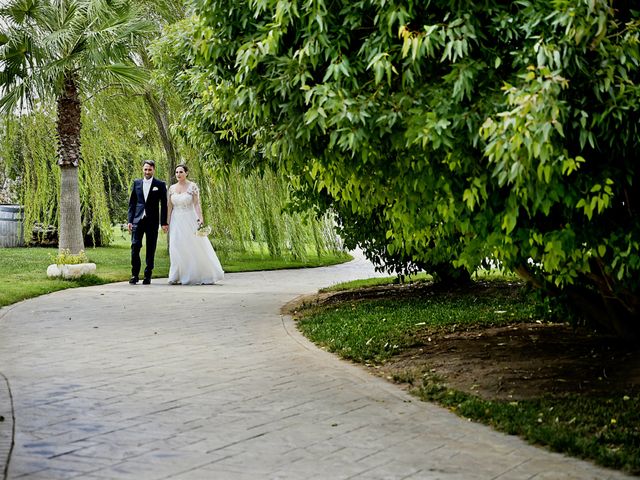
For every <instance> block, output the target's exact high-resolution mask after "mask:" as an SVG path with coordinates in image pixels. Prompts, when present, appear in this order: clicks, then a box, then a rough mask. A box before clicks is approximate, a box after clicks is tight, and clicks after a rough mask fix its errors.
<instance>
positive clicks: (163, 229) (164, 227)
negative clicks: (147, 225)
mask: <svg viewBox="0 0 640 480" xmlns="http://www.w3.org/2000/svg"><path fill="white" fill-rule="evenodd" d="M162 231H163V232H164V233H167V232H168V231H169V225H162Z"/></svg>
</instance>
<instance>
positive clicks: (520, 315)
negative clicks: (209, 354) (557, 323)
mask: <svg viewBox="0 0 640 480" xmlns="http://www.w3.org/2000/svg"><path fill="white" fill-rule="evenodd" d="M375 280H376V281H377V279H375ZM372 283H373V284H375V283H374V282H372ZM425 295H426V296H425V297H419V298H415V297H414V298H400V299H394V298H391V299H389V298H382V299H378V300H353V301H348V302H343V303H339V304H337V305H332V306H331V307H327V308H320V309H318V310H317V311H315V312H314V313H313V314H312V315H309V316H304V317H303V318H301V319H300V320H299V322H298V325H299V328H300V330H301V331H302V333H303V334H304V335H306V336H307V337H308V338H309V339H311V340H312V341H313V342H315V343H317V344H319V345H321V346H323V347H325V348H327V349H328V350H329V351H331V352H334V353H337V354H338V355H340V356H341V357H343V358H348V359H350V360H355V361H358V362H369V361H377V362H380V361H383V360H385V359H386V358H389V357H390V356H392V355H393V354H394V353H395V352H399V351H401V350H403V349H406V348H409V347H413V346H416V345H420V344H421V343H422V341H423V340H422V335H421V334H422V332H424V330H425V329H436V330H442V329H446V330H451V331H452V330H456V329H464V328H469V327H477V326H489V325H506V324H508V323H513V322H517V321H530V320H531V319H532V318H533V316H534V312H535V306H534V304H533V302H532V301H530V299H528V298H525V297H526V296H525V295H524V293H522V294H519V295H518V298H515V299H514V298H513V293H512V291H511V290H505V289H496V290H495V291H494V293H493V294H492V295H490V296H487V295H483V296H479V295H459V294H456V293H446V292H441V293H439V294H436V293H434V292H433V291H432V292H431V293H427V294H425ZM496 312H499V313H496Z"/></svg>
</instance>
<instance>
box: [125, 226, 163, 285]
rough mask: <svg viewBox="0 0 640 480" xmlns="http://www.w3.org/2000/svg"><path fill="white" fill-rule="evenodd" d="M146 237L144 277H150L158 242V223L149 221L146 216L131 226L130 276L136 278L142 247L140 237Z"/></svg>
mask: <svg viewBox="0 0 640 480" xmlns="http://www.w3.org/2000/svg"><path fill="white" fill-rule="evenodd" d="M145 235H146V237H147V254H146V255H145V262H146V266H145V269H144V278H151V273H152V272H153V267H154V258H155V255H156V245H157V243H158V224H157V223H155V222H149V219H148V218H147V217H144V218H142V220H140V221H139V222H138V223H137V224H135V225H134V226H133V230H132V232H131V276H133V277H135V278H138V277H139V275H140V268H141V262H140V249H141V248H142V237H143V236H145Z"/></svg>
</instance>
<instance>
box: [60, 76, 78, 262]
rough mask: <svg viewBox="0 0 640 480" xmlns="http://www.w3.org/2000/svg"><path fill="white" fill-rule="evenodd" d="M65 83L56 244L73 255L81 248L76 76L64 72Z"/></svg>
mask: <svg viewBox="0 0 640 480" xmlns="http://www.w3.org/2000/svg"><path fill="white" fill-rule="evenodd" d="M64 86H65V88H64V92H63V93H62V94H61V95H60V96H59V97H58V122H57V130H58V140H59V145H58V165H59V166H60V175H61V182H60V218H59V221H58V226H59V244H58V247H59V249H60V250H69V252H70V253H72V254H74V255H75V254H78V253H79V252H80V250H84V243H83V239H82V217H81V214H80V189H79V186H78V165H79V164H80V160H81V153H80V127H81V120H80V112H81V110H80V96H79V94H78V88H77V85H76V79H75V77H74V76H73V75H71V74H69V75H67V77H66V78H65V85H64Z"/></svg>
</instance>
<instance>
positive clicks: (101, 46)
mask: <svg viewBox="0 0 640 480" xmlns="http://www.w3.org/2000/svg"><path fill="white" fill-rule="evenodd" d="M3 3H4V6H3V7H2V8H0V22H1V24H0V111H3V112H5V113H9V114H15V113H16V111H17V110H18V109H20V110H22V109H23V108H31V107H32V106H33V105H34V104H35V103H37V102H47V101H52V100H53V101H55V102H56V106H57V133H58V165H59V166H60V174H61V185H60V199H59V215H60V217H59V248H60V249H61V250H62V249H68V250H69V251H70V252H71V253H78V252H79V251H80V250H82V249H83V248H84V243H83V237H82V219H81V213H80V194H79V187H78V165H79V163H80V162H81V160H82V155H81V150H80V128H81V109H82V100H83V98H87V96H89V95H91V94H92V93H95V92H97V91H99V90H102V89H105V88H120V89H125V90H128V91H130V90H131V89H134V90H135V89H139V91H140V92H142V91H143V87H144V85H145V84H146V82H147V80H148V73H147V72H146V70H144V69H143V68H140V67H139V66H137V65H136V64H135V62H134V59H133V58H132V55H131V52H132V51H134V50H135V49H136V48H137V47H138V46H139V45H140V42H141V41H142V40H143V39H144V38H145V37H146V36H147V35H150V34H151V33H153V30H154V26H153V24H152V23H151V22H149V21H148V20H147V19H145V18H144V17H143V15H141V14H140V13H139V12H138V11H137V10H136V8H134V3H135V0H133V1H132V0H9V1H8V2H7V1H4V2H3Z"/></svg>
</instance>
